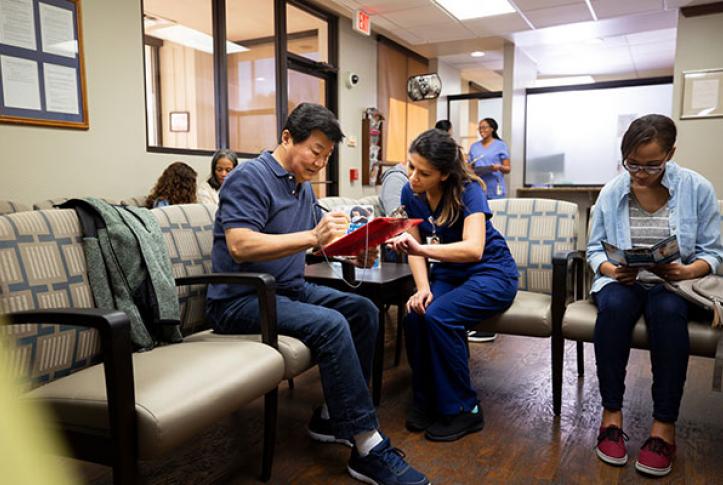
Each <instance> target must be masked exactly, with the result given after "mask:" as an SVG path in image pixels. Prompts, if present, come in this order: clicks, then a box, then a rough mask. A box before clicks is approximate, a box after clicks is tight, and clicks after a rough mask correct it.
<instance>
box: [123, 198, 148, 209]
mask: <svg viewBox="0 0 723 485" xmlns="http://www.w3.org/2000/svg"><path fill="white" fill-rule="evenodd" d="M147 197H148V196H146V195H136V196H135V197H128V198H127V199H123V200H121V201H120V203H121V205H132V206H135V207H145V206H146V198H147Z"/></svg>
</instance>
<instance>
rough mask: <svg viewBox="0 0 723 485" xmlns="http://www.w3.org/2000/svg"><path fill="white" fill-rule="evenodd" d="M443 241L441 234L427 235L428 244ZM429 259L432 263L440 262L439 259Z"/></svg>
mask: <svg viewBox="0 0 723 485" xmlns="http://www.w3.org/2000/svg"><path fill="white" fill-rule="evenodd" d="M441 242H442V241H441V240H440V239H439V236H437V235H436V234H435V235H433V236H427V244H440V243H441ZM428 261H429V262H430V263H439V260H438V259H432V258H429V259H428Z"/></svg>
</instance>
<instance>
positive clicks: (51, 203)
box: [33, 197, 118, 211]
mask: <svg viewBox="0 0 723 485" xmlns="http://www.w3.org/2000/svg"><path fill="white" fill-rule="evenodd" d="M101 199H103V200H104V201H106V202H108V203H109V204H117V203H118V201H117V200H114V199H108V198H105V197H101ZM68 200H69V199H68V197H57V198H55V199H48V200H41V201H40V202H36V203H34V204H33V210H36V211H37V210H45V209H53V208H55V206H56V205H60V204H64V203H65V202H68Z"/></svg>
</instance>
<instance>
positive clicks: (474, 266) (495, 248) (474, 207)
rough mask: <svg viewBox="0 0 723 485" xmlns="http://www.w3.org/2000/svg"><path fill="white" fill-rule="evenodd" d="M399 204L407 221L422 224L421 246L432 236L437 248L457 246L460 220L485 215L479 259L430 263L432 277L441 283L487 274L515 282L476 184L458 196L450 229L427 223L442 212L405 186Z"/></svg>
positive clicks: (506, 253)
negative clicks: (458, 208) (459, 206)
mask: <svg viewBox="0 0 723 485" xmlns="http://www.w3.org/2000/svg"><path fill="white" fill-rule="evenodd" d="M402 204H404V208H405V209H406V211H407V214H408V215H409V217H413V218H421V219H423V222H422V223H421V224H420V225H419V226H417V227H418V228H419V232H420V234H421V236H422V242H425V241H426V238H427V237H429V236H432V235H436V236H437V237H438V238H439V239H440V243H441V244H448V243H454V242H459V241H461V240H462V231H463V229H464V219H465V218H466V217H467V216H469V215H471V214H475V213H478V212H482V213H484V214H485V247H484V251H483V253H482V259H480V260H479V261H477V262H474V263H444V262H441V263H434V265H433V266H432V277H433V278H435V279H436V278H439V279H444V280H453V281H454V280H463V279H466V278H467V277H469V276H471V275H477V274H488V275H496V276H501V277H505V278H514V279H515V280H516V279H517V278H518V275H519V273H518V271H517V265H516V264H515V260H514V259H513V258H512V254H511V253H510V250H509V248H508V247H507V242H506V241H505V238H504V237H502V234H500V233H499V232H498V231H497V229H495V228H494V226H493V225H492V221H491V219H492V211H491V210H490V207H489V205H488V204H487V197H486V196H485V193H484V190H482V187H481V186H480V184H478V183H476V182H468V183H467V185H465V188H464V191H463V192H462V214H461V215H460V217H458V218H457V220H456V221H455V222H454V224H452V225H444V226H439V225H436V224H433V223H432V222H431V221H430V217H431V220H432V221H434V220H436V218H437V217H439V214H440V212H441V209H442V204H439V205H438V206H437V209H436V210H435V211H434V212H432V210H431V209H430V207H429V203H428V202H427V198H426V196H424V195H416V194H415V193H414V192H413V191H412V188H411V187H410V185H409V183H407V185H405V186H404V188H403V189H402Z"/></svg>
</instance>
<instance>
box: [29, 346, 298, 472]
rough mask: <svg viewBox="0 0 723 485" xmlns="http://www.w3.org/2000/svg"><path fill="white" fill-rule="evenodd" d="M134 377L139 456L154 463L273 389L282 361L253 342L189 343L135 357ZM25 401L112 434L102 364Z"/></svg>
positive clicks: (281, 373) (48, 386)
mask: <svg viewBox="0 0 723 485" xmlns="http://www.w3.org/2000/svg"><path fill="white" fill-rule="evenodd" d="M133 373H134V377H135V393H136V412H137V415H138V449H139V455H140V458H141V459H152V458H156V457H158V456H161V455H163V454H164V453H165V452H167V451H168V450H170V449H172V448H173V447H175V446H177V445H180V444H181V443H183V442H184V441H186V440H188V439H189V438H191V437H192V436H193V435H195V434H196V433H198V432H199V431H201V430H202V429H204V428H205V427H207V426H209V425H211V424H212V423H213V422H215V421H217V420H218V419H221V418H222V417H224V416H226V415H228V414H230V413H232V412H233V411H236V410H238V409H240V408H241V407H242V406H243V405H244V404H246V403H248V402H250V401H252V400H254V399H256V398H257V397H259V396H262V395H264V394H265V393H267V392H268V391H271V390H272V389H274V388H275V387H276V386H277V385H278V383H279V382H280V381H281V379H282V378H283V376H284V360H283V358H282V357H281V354H279V353H278V352H276V351H275V350H274V349H272V348H271V347H269V346H267V345H264V344H259V343H256V342H213V343H211V342H194V343H186V342H184V343H181V344H176V345H169V346H165V347H160V348H156V349H154V350H152V351H150V352H142V353H135V354H133ZM26 396H27V397H28V398H32V399H38V400H41V401H44V402H46V403H49V404H50V405H51V406H52V407H53V410H54V411H55V413H56V417H57V420H58V421H59V422H61V423H63V424H64V425H66V426H77V427H80V428H85V429H89V430H93V429H97V430H107V429H108V414H107V401H106V392H105V378H104V372H103V367H102V366H101V365H96V366H93V367H90V368H87V369H84V370H82V371H80V372H76V373H74V374H71V375H69V376H67V377H64V378H63V379H59V380H56V381H53V382H51V383H49V384H46V385H44V386H42V387H40V388H38V389H35V390H34V391H31V392H29V393H27V394H26Z"/></svg>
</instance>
